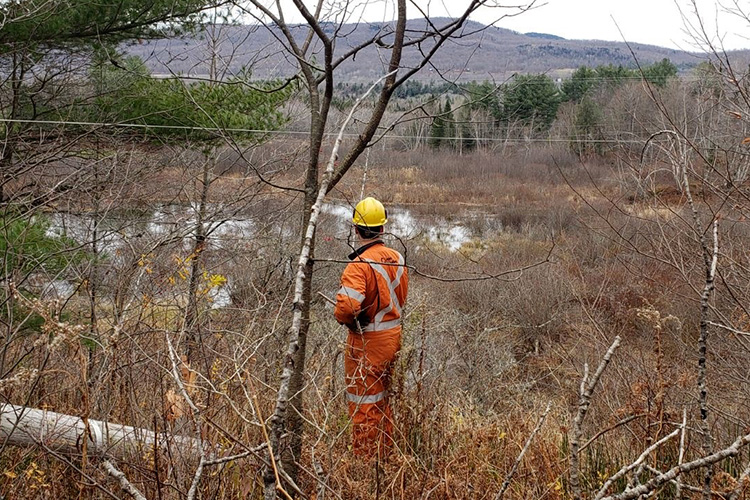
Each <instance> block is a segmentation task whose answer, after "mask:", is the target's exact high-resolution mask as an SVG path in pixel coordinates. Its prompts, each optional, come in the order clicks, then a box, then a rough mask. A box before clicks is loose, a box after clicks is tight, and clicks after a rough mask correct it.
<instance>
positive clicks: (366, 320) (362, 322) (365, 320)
mask: <svg viewBox="0 0 750 500" xmlns="http://www.w3.org/2000/svg"><path fill="white" fill-rule="evenodd" d="M357 321H358V322H359V326H360V327H362V329H363V330H364V328H365V327H366V326H367V325H369V324H370V317H369V316H368V315H367V313H366V312H365V311H362V312H360V313H359V314H358V315H357Z"/></svg>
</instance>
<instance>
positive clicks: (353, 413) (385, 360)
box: [344, 328, 401, 457]
mask: <svg viewBox="0 0 750 500" xmlns="http://www.w3.org/2000/svg"><path fill="white" fill-rule="evenodd" d="M400 348H401V328H398V329H393V330H388V331H384V332H366V333H364V334H363V335H360V334H358V333H352V332H349V337H348V338H347V342H346V356H345V358H344V369H345V370H346V385H347V387H346V399H347V402H348V406H349V416H350V417H351V419H352V449H353V451H354V453H355V454H356V455H360V456H366V457H373V456H383V455H385V454H386V453H387V452H388V450H389V449H390V447H391V445H392V442H393V440H392V436H393V421H392V419H391V407H390V405H389V404H388V389H389V386H390V382H391V377H390V374H391V365H392V364H393V362H394V361H395V359H396V355H397V354H398V351H399V349H400Z"/></svg>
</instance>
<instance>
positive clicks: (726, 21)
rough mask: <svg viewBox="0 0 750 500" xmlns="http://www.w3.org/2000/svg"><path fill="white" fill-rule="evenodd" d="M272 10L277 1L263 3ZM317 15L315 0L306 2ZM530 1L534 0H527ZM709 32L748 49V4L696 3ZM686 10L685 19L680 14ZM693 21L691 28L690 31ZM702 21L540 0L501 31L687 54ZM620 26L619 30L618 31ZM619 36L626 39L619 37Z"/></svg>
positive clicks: (688, 6)
mask: <svg viewBox="0 0 750 500" xmlns="http://www.w3.org/2000/svg"><path fill="white" fill-rule="evenodd" d="M264 1H265V2H266V4H267V5H269V6H272V5H274V3H275V1H276V0H264ZM303 1H304V2H305V3H306V4H307V5H308V6H309V8H310V9H311V10H314V9H315V7H314V5H315V4H316V3H317V1H316V0H303ZM325 1H326V5H328V6H331V5H338V6H341V5H343V4H344V3H345V2H344V0H325ZM493 1H496V2H497V3H498V4H500V5H506V6H509V5H520V4H522V3H524V0H493ZM525 1H527V2H528V1H530V0H525ZM694 2H695V5H697V10H698V12H699V13H700V18H701V19H702V20H703V22H704V25H705V28H706V31H707V32H708V33H709V34H710V35H711V36H712V38H713V43H716V42H717V41H721V42H723V44H724V48H726V49H750V23H749V22H748V21H747V20H745V19H742V18H741V17H740V16H737V15H735V14H732V12H728V9H729V10H733V11H735V12H736V11H737V7H736V5H740V6H741V7H742V8H744V9H745V10H746V11H747V12H748V13H750V1H748V0H721V2H716V1H714V0H694ZM281 3H282V5H284V6H285V10H286V20H287V22H302V18H301V16H299V15H295V10H296V9H294V8H293V7H292V4H291V0H281ZM467 3H468V0H408V2H407V14H408V16H409V18H417V17H420V12H419V10H418V9H417V8H416V7H415V5H419V7H420V8H421V9H423V10H424V11H425V12H429V15H430V17H437V16H446V15H448V16H457V15H459V14H460V13H461V11H462V9H463V8H464V7H465V5H466V4H467ZM346 4H347V5H348V6H349V8H350V9H351V10H354V11H356V12H357V13H356V14H354V15H353V16H351V17H350V18H349V19H348V21H350V22H355V21H357V20H358V18H359V16H360V15H361V14H362V13H364V16H363V17H364V18H365V19H366V20H367V21H371V22H380V21H390V20H392V19H393V18H394V4H395V1H394V0H346ZM680 10H682V14H681V13H680ZM512 12H518V9H517V8H516V9H513V8H492V9H484V10H482V11H480V12H478V13H477V14H476V15H475V16H474V17H473V19H474V20H476V21H480V22H484V23H485V24H489V23H492V22H494V21H496V20H497V19H498V18H500V17H501V16H502V15H503V14H508V13H512ZM686 21H687V22H689V23H690V24H691V25H692V26H693V28H690V27H686V25H685V22H686ZM697 21H698V17H696V15H695V8H694V7H693V1H691V0H537V3H536V7H535V8H534V9H533V10H531V11H529V12H524V13H523V14H521V15H518V16H516V17H512V18H506V19H502V20H500V21H499V22H497V23H495V24H496V25H497V26H501V27H504V28H509V29H513V30H516V31H520V32H523V33H526V32H529V31H536V32H542V33H550V34H553V35H558V36H562V37H564V38H570V39H587V40H594V39H596V40H612V41H623V39H624V40H627V41H630V42H639V43H648V44H652V45H659V46H662V47H670V48H678V49H683V50H693V51H694V50H698V47H697V45H696V43H695V41H694V40H693V39H692V38H691V35H690V34H689V32H690V31H694V30H695V27H697V26H698V24H697ZM618 26H619V31H618ZM620 31H621V32H622V34H620Z"/></svg>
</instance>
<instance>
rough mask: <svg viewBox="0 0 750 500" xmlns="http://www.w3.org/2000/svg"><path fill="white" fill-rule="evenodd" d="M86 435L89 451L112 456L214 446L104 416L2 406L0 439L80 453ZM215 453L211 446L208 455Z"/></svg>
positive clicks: (194, 452)
mask: <svg viewBox="0 0 750 500" xmlns="http://www.w3.org/2000/svg"><path fill="white" fill-rule="evenodd" d="M84 439H86V440H87V444H86V449H87V450H88V452H89V453H92V454H98V455H101V456H110V457H117V458H121V457H125V456H127V455H128V454H132V453H137V454H138V455H139V456H143V453H144V452H145V451H147V450H153V449H154V448H155V447H156V448H160V449H167V447H171V448H172V449H173V450H174V449H176V450H179V453H183V454H190V455H194V456H197V455H199V454H200V453H201V451H203V450H208V449H211V448H213V447H212V446H211V445H210V444H208V443H206V442H204V441H201V440H200V439H196V438H191V437H186V436H174V435H172V434H170V433H166V432H161V433H156V432H154V431H152V430H149V429H142V428H138V427H131V426H128V425H121V424H114V423H111V422H105V421H102V420H93V419H89V420H88V432H87V431H86V423H85V422H84V421H83V419H82V418H80V417H76V416H73V415H65V414H62V413H56V412H53V411H48V410H44V409H38V408H28V407H25V406H17V405H12V404H4V405H2V406H0V440H1V441H0V443H2V444H3V445H5V444H7V445H11V446H43V447H45V448H49V449H51V450H54V451H57V452H60V453H64V454H68V455H70V454H75V453H80V452H81V450H82V448H83V442H84ZM214 455H215V450H213V449H212V450H211V451H210V452H209V453H208V456H207V457H206V458H209V459H210V458H211V457H212V456H214Z"/></svg>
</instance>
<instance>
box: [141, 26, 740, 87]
mask: <svg viewBox="0 0 750 500" xmlns="http://www.w3.org/2000/svg"><path fill="white" fill-rule="evenodd" d="M409 22H410V23H411V26H408V27H407V28H413V29H418V28H419V26H420V25H421V24H422V23H424V20H413V21H409ZM433 22H434V23H435V24H437V25H440V24H446V23H448V22H449V19H445V18H443V19H434V20H433ZM294 29H295V30H296V31H298V32H299V38H300V40H301V39H303V38H304V35H305V33H304V31H303V29H302V27H294ZM334 29H335V26H333V25H331V26H330V32H331V33H332V32H333V30H334ZM381 29H389V27H388V26H385V25H383V24H373V23H361V24H359V25H354V24H351V25H344V26H343V27H342V28H341V29H340V30H339V33H340V36H341V38H339V40H338V41H337V45H336V52H337V53H344V52H345V51H348V50H350V49H351V48H352V47H354V46H357V45H358V44H360V43H361V42H363V41H364V40H366V39H367V38H368V37H371V36H373V34H375V33H377V32H378V31H379V30H381ZM463 31H464V32H465V33H466V37H465V38H463V39H462V40H459V41H454V42H453V43H451V44H449V45H448V46H446V47H444V48H443V49H442V50H441V51H440V52H439V53H438V54H437V55H436V56H435V58H434V59H433V63H434V67H427V68H424V69H423V70H422V71H421V72H420V73H419V75H418V77H419V79H421V80H437V79H438V78H439V76H438V74H437V73H438V72H440V73H442V74H443V76H445V77H447V78H449V79H458V80H463V81H468V80H487V79H496V80H502V79H504V78H506V77H508V76H510V75H512V74H513V73H540V72H546V73H549V74H551V76H566V75H567V74H568V73H569V71H570V70H571V69H574V68H577V67H580V66H583V65H586V66H590V67H595V66H599V65H607V64H614V65H623V66H633V65H634V59H633V56H632V54H631V49H632V50H633V52H634V53H635V55H636V56H637V58H638V60H639V62H641V63H642V64H650V63H653V62H656V61H660V60H662V59H664V58H668V59H670V60H671V61H672V62H673V63H674V64H675V65H677V67H678V68H680V69H681V70H682V69H687V68H689V67H691V66H694V65H696V64H698V63H699V62H700V61H701V60H703V59H704V58H705V55H703V54H694V53H689V52H684V51H679V50H673V49H667V48H663V47H656V46H651V45H642V44H631V45H630V48H628V46H627V45H626V44H625V43H622V42H605V41H596V40H566V39H563V38H560V37H557V36H554V35H547V34H543V33H528V34H522V33H517V32H515V31H511V30H507V29H502V28H496V27H485V26H483V25H481V24H479V23H476V22H470V23H468V25H467V26H466V27H465V28H464V30H463ZM277 34H278V35H280V33H277ZM212 40H214V42H213V43H212ZM212 45H214V46H215V47H217V48H218V50H217V51H216V52H217V53H218V54H219V55H220V59H221V60H220V61H219V63H218V66H217V67H218V68H219V69H220V70H226V71H228V72H229V73H230V74H231V73H235V72H237V71H239V70H240V69H241V68H249V69H251V71H252V73H253V76H254V78H260V79H265V78H271V77H282V76H287V75H289V74H290V73H291V71H292V67H293V66H292V64H291V63H290V61H289V56H288V54H284V52H282V51H281V50H280V47H279V43H278V42H277V41H276V40H275V38H274V36H273V34H272V33H270V32H269V31H268V30H266V29H265V28H263V27H258V26H249V25H235V26H212V27H209V28H208V29H207V30H206V31H204V32H201V33H198V34H196V35H193V36H190V37H183V38H179V39H171V40H159V41H144V42H143V43H140V44H137V45H133V46H130V47H128V51H129V52H130V53H132V54H136V55H139V56H141V57H142V58H143V59H144V60H146V61H147V64H148V65H149V67H150V68H151V70H152V72H153V73H155V74H169V73H180V74H183V75H206V74H208V73H209V67H210V62H209V61H210V54H211V53H212V52H213V48H212ZM426 48H429V47H426ZM318 49H319V47H318ZM737 55H738V57H743V56H747V54H742V53H738V54H737ZM418 56H419V54H418V53H417V51H416V48H414V47H412V50H410V51H407V52H406V54H405V57H404V65H406V66H408V65H409V64H414V63H416V61H417V59H418ZM320 59H321V60H322V56H321V57H320ZM467 61H468V63H467ZM384 64H385V61H383V60H382V59H381V57H380V54H378V51H377V49H376V48H375V47H371V48H369V49H367V50H365V51H363V52H362V53H360V54H358V55H357V57H356V58H355V59H354V60H353V61H348V62H346V63H344V64H343V65H342V66H341V67H340V68H339V69H338V71H339V79H340V80H339V81H350V82H357V81H359V82H365V81H372V80H375V79H377V78H378V77H380V76H382V75H383V74H384V73H385V70H384Z"/></svg>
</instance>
